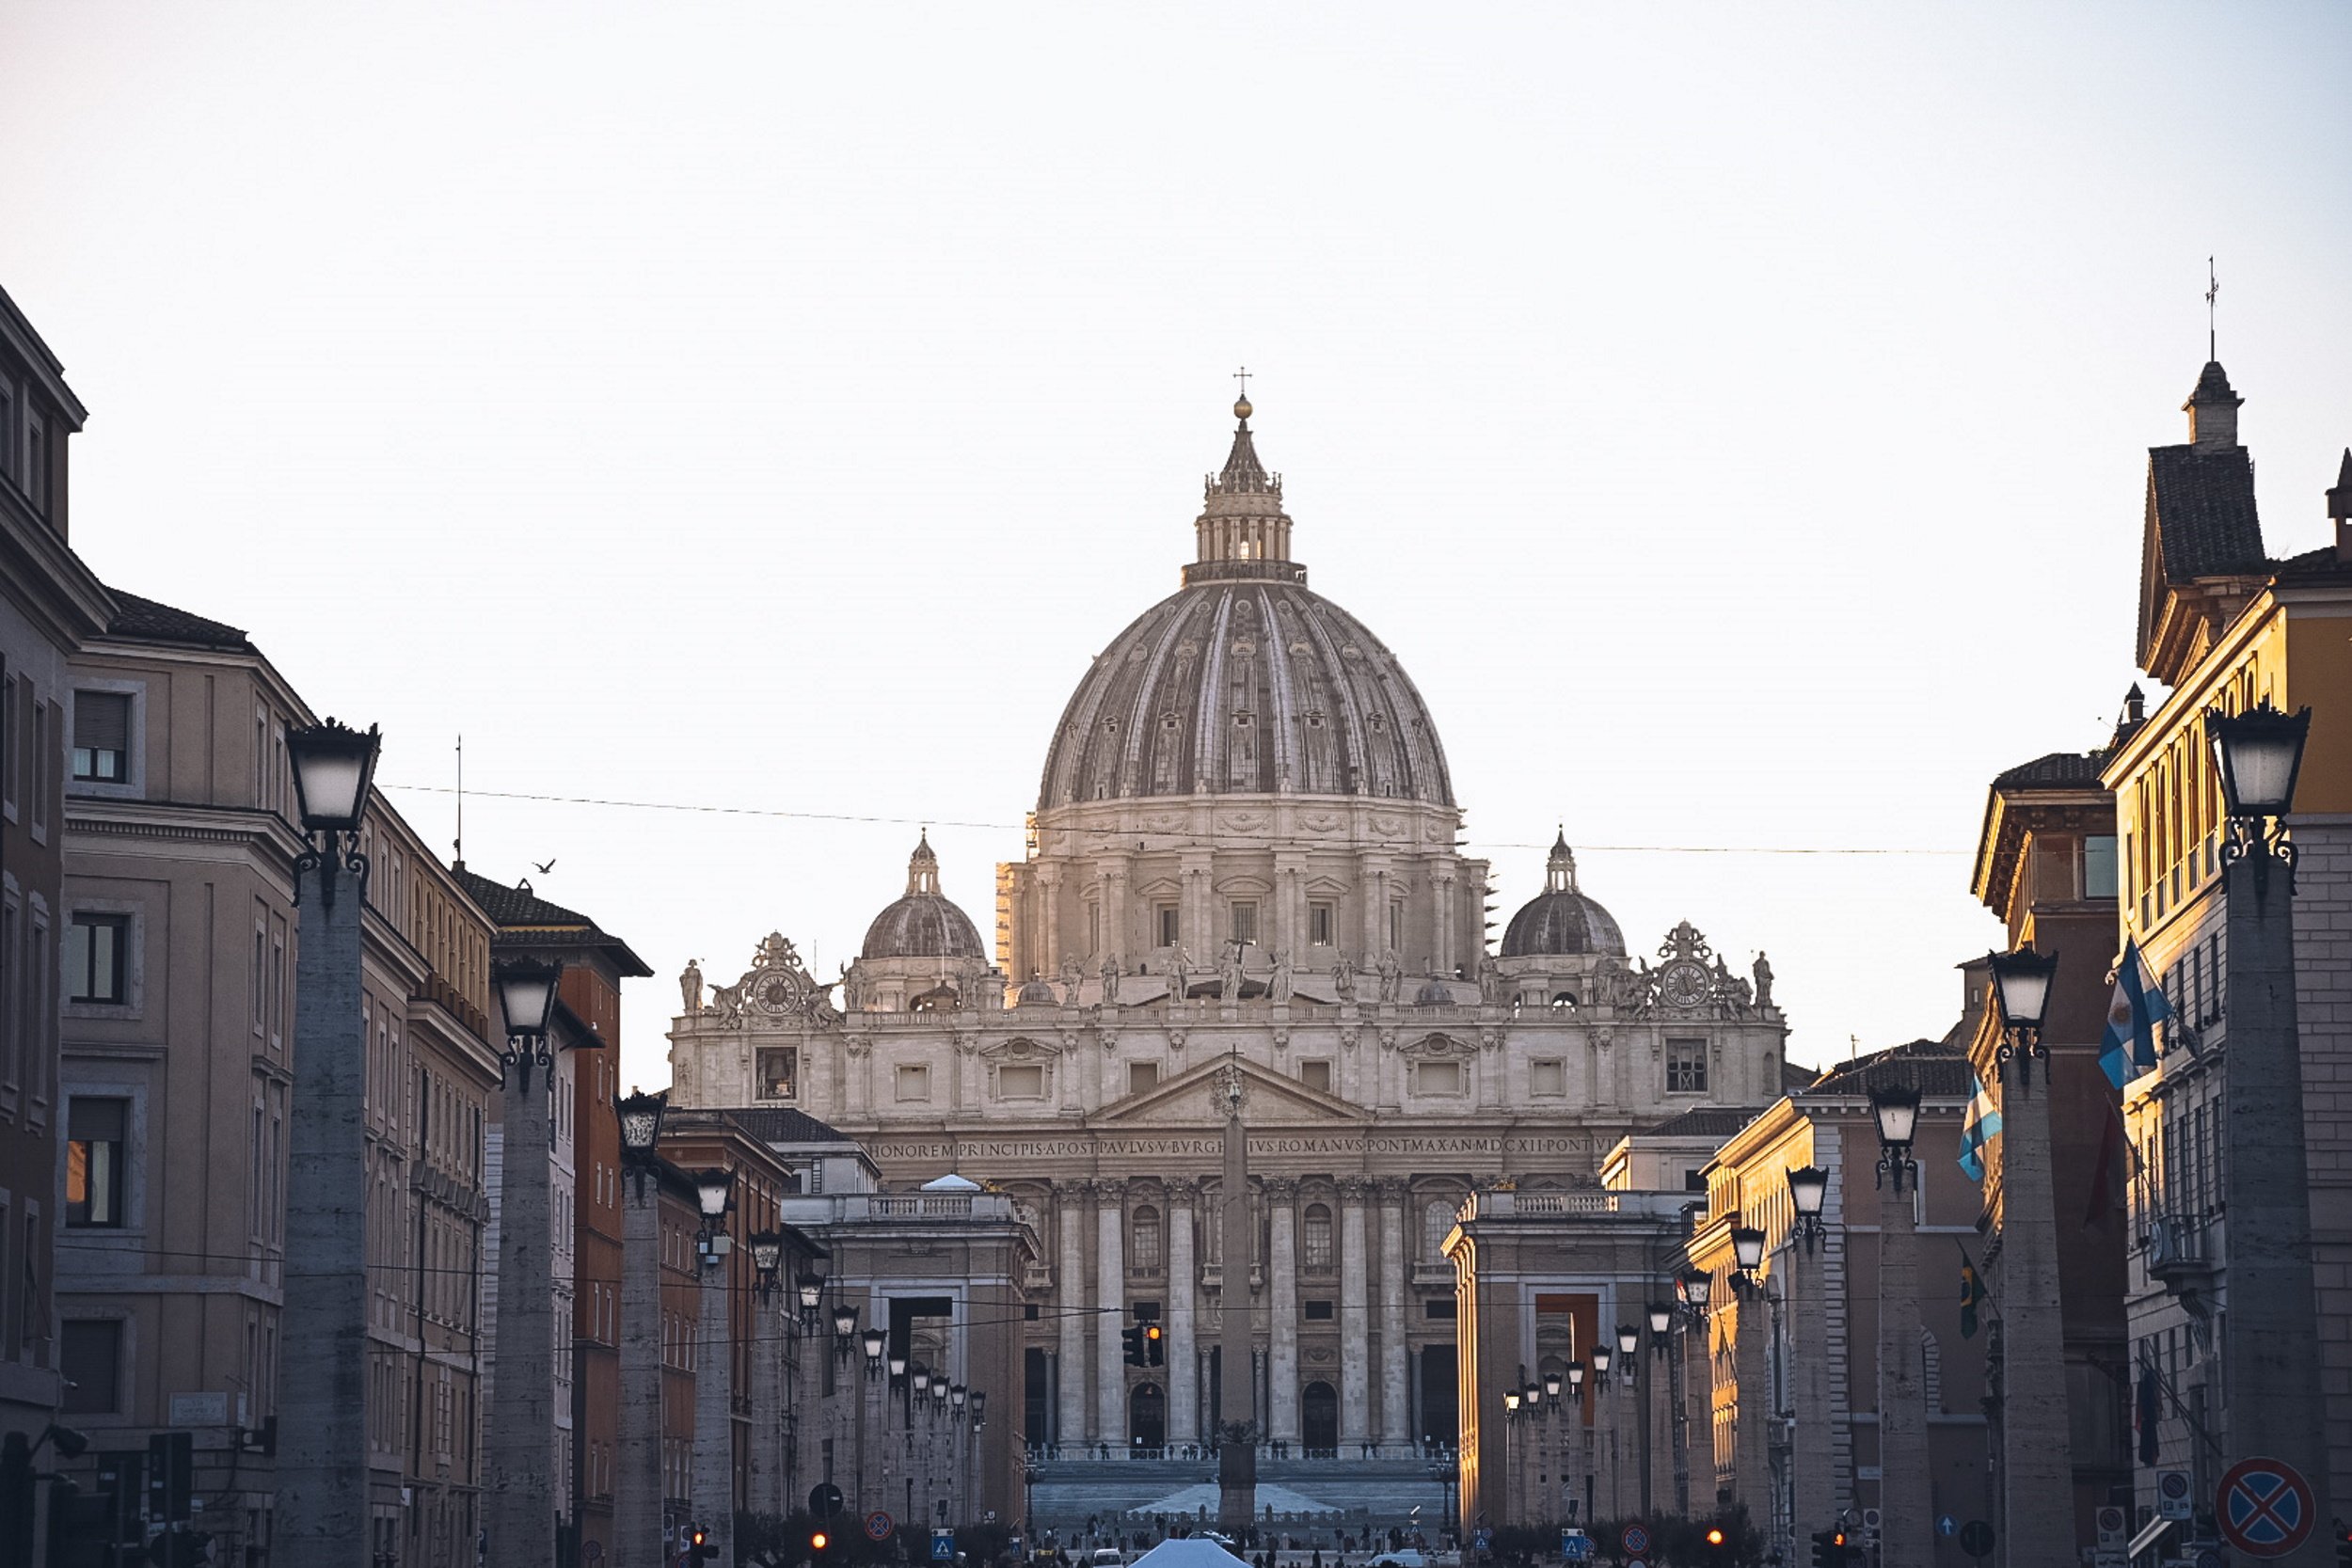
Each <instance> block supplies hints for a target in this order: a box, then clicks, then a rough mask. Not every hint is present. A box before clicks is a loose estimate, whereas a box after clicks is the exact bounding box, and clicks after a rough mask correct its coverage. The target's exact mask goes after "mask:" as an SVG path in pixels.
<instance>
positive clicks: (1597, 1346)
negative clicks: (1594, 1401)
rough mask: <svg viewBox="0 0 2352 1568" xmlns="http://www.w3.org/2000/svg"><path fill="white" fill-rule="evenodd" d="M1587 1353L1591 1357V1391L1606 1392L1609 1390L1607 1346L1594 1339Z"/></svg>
mask: <svg viewBox="0 0 2352 1568" xmlns="http://www.w3.org/2000/svg"><path fill="white" fill-rule="evenodd" d="M1589 1354H1591V1356H1592V1358H1593V1392H1594V1393H1596V1394H1601V1393H1606V1392H1608V1390H1609V1347H1608V1346H1607V1345H1606V1344H1603V1343H1601V1342H1599V1341H1597V1340H1596V1341H1595V1342H1594V1345H1593V1348H1592V1350H1591V1352H1590V1353H1589Z"/></svg>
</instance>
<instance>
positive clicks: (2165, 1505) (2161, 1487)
mask: <svg viewBox="0 0 2352 1568" xmlns="http://www.w3.org/2000/svg"><path fill="white" fill-rule="evenodd" d="M2188 1494H2189V1481H2188V1472H2187V1471H2186V1470H2158V1471H2157V1472H2156V1517H2157V1518H2159V1519H2185V1518H2188V1517H2189V1516H2190V1514H2191V1513H2194V1512H2195V1511H2194V1509H2193V1508H2192V1507H2191V1505H2190V1501H2189V1495H2188Z"/></svg>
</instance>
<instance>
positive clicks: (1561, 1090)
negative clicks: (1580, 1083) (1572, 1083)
mask: <svg viewBox="0 0 2352 1568" xmlns="http://www.w3.org/2000/svg"><path fill="white" fill-rule="evenodd" d="M1527 1092H1528V1093H1529V1094H1531V1095H1536V1096H1540V1097H1557V1096H1560V1095H1565V1094H1566V1093H1567V1092H1568V1064H1567V1063H1565V1062H1564V1061H1561V1060H1559V1059H1558V1058H1556V1057H1555V1058H1552V1059H1550V1060H1548V1061H1540V1062H1530V1063H1529V1064H1528V1067H1527Z"/></svg>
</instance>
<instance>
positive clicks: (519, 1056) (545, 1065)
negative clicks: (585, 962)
mask: <svg viewBox="0 0 2352 1568" xmlns="http://www.w3.org/2000/svg"><path fill="white" fill-rule="evenodd" d="M563 976H564V966H563V965H562V964H560V963H555V962H551V961H549V960H548V959H545V958H501V959H499V960H498V962H496V963H494V964H492V965H491V966H490V989H491V990H495V991H497V992H498V998H499V1010H500V1011H501V1012H503V1013H504V1014H505V1015H506V1049H505V1050H504V1051H502V1052H501V1053H499V1061H500V1065H501V1066H502V1067H503V1068H505V1069H508V1070H510V1071H512V1072H513V1073H514V1074H515V1075H516V1082H517V1083H518V1084H519V1085H520V1086H521V1087H522V1088H523V1089H524V1090H525V1091H526V1092H527V1091H528V1090H529V1089H530V1087H531V1069H532V1067H533V1066H534V1065H535V1066H536V1067H537V1068H538V1069H539V1070H540V1071H541V1072H548V1071H551V1070H552V1069H554V1066H555V1058H554V1057H553V1056H552V1055H551V1054H549V1053H548V1022H549V1021H551V1020H552V1019H553V1018H554V1016H555V985H556V982H557V981H558V980H560V979H562V978H563Z"/></svg>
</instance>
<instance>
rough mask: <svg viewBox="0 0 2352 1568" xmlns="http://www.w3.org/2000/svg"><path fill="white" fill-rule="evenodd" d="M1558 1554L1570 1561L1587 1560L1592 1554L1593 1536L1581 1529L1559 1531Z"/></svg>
mask: <svg viewBox="0 0 2352 1568" xmlns="http://www.w3.org/2000/svg"><path fill="white" fill-rule="evenodd" d="M1560 1555H1561V1556H1562V1557H1564V1558H1565V1559H1566V1560H1568V1561H1570V1562H1588V1561H1590V1560H1592V1556H1593V1538H1592V1537H1591V1536H1589V1535H1587V1534H1585V1533H1584V1532H1583V1531H1582V1530H1581V1529H1564V1530H1562V1531H1561V1532H1560Z"/></svg>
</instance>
